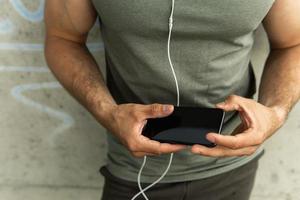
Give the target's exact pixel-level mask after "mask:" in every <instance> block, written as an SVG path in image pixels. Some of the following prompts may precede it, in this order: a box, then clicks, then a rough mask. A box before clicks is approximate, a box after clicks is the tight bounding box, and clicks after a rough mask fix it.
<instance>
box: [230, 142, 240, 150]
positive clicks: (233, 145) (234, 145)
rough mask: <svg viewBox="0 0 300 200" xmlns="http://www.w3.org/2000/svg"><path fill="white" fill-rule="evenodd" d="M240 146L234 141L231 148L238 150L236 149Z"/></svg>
mask: <svg viewBox="0 0 300 200" xmlns="http://www.w3.org/2000/svg"><path fill="white" fill-rule="evenodd" d="M240 146H241V145H240V144H239V143H238V142H233V143H232V145H231V148H232V149H235V150H236V149H239V148H240Z"/></svg>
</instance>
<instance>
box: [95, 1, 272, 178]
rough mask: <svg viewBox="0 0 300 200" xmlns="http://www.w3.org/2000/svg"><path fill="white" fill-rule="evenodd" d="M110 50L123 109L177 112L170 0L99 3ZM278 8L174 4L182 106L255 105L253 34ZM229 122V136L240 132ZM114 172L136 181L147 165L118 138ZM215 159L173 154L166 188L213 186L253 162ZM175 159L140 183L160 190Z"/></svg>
mask: <svg viewBox="0 0 300 200" xmlns="http://www.w3.org/2000/svg"><path fill="white" fill-rule="evenodd" d="M93 3H94V6H95V8H96V9H97V12H98V14H99V18H100V27H101V34H102V39H103V42H104V46H105V59H106V65H107V70H106V71H107V86H108V88H109V90H110V92H111V94H112V96H113V97H114V99H115V100H116V102H117V103H118V104H121V103H141V104H151V103H169V104H173V105H176V102H177V93H176V86H175V82H174V77H173V75H172V71H171V69H170V66H169V62H168V57H167V38H168V19H169V15H170V10H171V0H126V1H125V0H109V1H108V0H93ZM273 3H274V0H264V1H261V0H251V1H249V0H175V9H174V22H173V31H172V39H171V45H170V46H171V50H170V54H171V58H172V61H173V65H174V70H175V72H176V75H177V80H178V85H179V90H180V105H181V106H199V107H214V104H215V103H218V102H221V101H224V100H225V99H226V97H227V96H229V95H230V94H237V95H240V96H244V97H248V98H252V97H253V95H254V93H255V92H256V90H255V77H254V74H253V69H252V66H251V65H250V54H251V50H252V46H253V43H254V33H255V31H256V29H257V28H258V26H259V24H260V23H261V21H262V20H263V18H264V17H265V15H266V14H267V13H268V11H269V9H270V8H271V6H272V4H273ZM239 122H240V120H239V117H238V115H237V114H236V113H229V114H226V116H225V124H224V126H223V131H222V132H223V134H230V133H231V131H232V130H233V129H234V128H235V127H236V126H237V125H238V124H239ZM107 139H108V155H107V158H108V161H107V162H108V163H107V168H108V170H109V171H110V172H111V173H112V174H113V175H115V176H118V177H120V178H123V179H126V180H130V181H136V177H137V174H138V170H139V168H140V166H141V164H142V161H143V159H142V158H135V157H133V156H132V155H131V154H130V153H129V151H128V150H127V149H126V148H125V147H124V146H123V145H122V144H121V143H120V142H119V141H118V139H117V138H115V137H114V136H113V135H112V134H111V133H109V132H108V134H107ZM261 150H262V148H260V149H259V150H258V151H257V152H256V153H255V154H254V155H252V156H248V157H229V158H213V157H204V156H200V155H196V154H192V153H191V152H190V151H189V150H184V151H181V152H178V153H175V154H174V158H173V163H172V166H171V168H170V170H169V172H168V173H167V175H166V176H165V178H164V179H163V180H162V181H161V182H175V181H185V180H193V179H200V178H206V177H209V176H213V175H216V174H219V173H223V172H226V171H228V170H231V169H234V168H236V167H239V166H241V165H243V164H245V163H247V162H248V161H250V160H251V159H253V158H254V157H256V156H257V155H258V154H259V153H260V152H261ZM169 156H170V155H167V154H165V155H161V156H152V157H148V159H147V163H146V166H145V168H144V170H143V175H142V178H141V181H142V182H153V181H154V180H155V179H157V178H158V177H159V176H160V175H161V173H162V172H163V171H164V170H165V168H166V167H167V164H168V160H169Z"/></svg>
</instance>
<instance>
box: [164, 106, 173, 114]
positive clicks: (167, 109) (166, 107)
mask: <svg viewBox="0 0 300 200" xmlns="http://www.w3.org/2000/svg"><path fill="white" fill-rule="evenodd" d="M171 107H172V106H170V105H163V112H165V113H168V112H170V111H171Z"/></svg>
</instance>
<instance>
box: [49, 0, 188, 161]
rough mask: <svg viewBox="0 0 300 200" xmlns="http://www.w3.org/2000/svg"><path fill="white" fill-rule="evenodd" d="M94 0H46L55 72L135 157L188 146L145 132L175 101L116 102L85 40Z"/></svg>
mask: <svg viewBox="0 0 300 200" xmlns="http://www.w3.org/2000/svg"><path fill="white" fill-rule="evenodd" d="M90 1H91V0H70V1H69V0H47V2H46V11H45V22H46V45H45V56H46V60H47V63H48V66H49V67H50V69H51V71H52V72H53V74H54V75H55V76H56V78H57V79H58V81H59V82H60V83H61V84H62V85H63V86H64V87H65V89H66V90H67V91H68V92H69V93H70V94H71V95H72V96H74V97H75V98H76V99H77V100H78V102H79V103H81V104H82V105H83V106H84V107H85V108H86V109H88V111H89V112H90V113H92V114H93V115H94V117H95V119H96V120H97V121H99V122H100V123H101V125H103V126H104V127H105V128H106V129H108V130H109V131H110V132H111V133H113V134H114V135H115V136H116V137H117V138H118V139H119V140H120V141H121V142H122V143H123V145H124V146H126V147H127V149H128V150H129V151H130V153H131V154H132V155H133V156H136V157H141V156H144V155H158V154H162V153H171V152H176V151H180V150H182V149H184V148H185V146H184V145H175V144H166V143H165V144H164V143H159V142H157V141H154V140H150V139H149V138H147V137H145V136H143V135H142V134H141V130H142V128H143V126H144V125H145V122H146V121H147V119H148V118H156V117H164V116H167V115H169V114H171V112H173V105H163V104H158V103H154V104H150V105H143V104H134V103H127V104H120V105H117V104H116V102H115V101H114V99H113V97H112V96H111V94H110V92H109V90H108V89H107V87H106V85H105V83H104V80H103V76H102V74H101V72H100V70H99V67H98V66H97V64H96V62H95V60H94V58H93V57H92V55H91V54H90V52H89V51H88V49H87V47H86V45H85V43H86V39H87V35H88V31H89V30H90V29H91V27H92V26H93V24H94V22H95V20H96V12H95V10H94V8H93V6H92V4H91V2H90Z"/></svg>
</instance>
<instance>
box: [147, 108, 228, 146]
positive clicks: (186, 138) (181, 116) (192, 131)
mask: <svg viewBox="0 0 300 200" xmlns="http://www.w3.org/2000/svg"><path fill="white" fill-rule="evenodd" d="M224 115H225V112H224V111H223V110H222V109H218V108H201V107H188V106H174V111H173V112H172V113H171V114H170V115H169V116H167V117H162V118H149V119H147V123H146V125H145V126H144V128H143V131H142V134H143V135H144V136H147V137H149V138H150V139H153V140H157V141H160V142H167V143H178V144H187V145H193V144H201V145H205V146H208V147H213V146H215V144H213V143H211V142H210V141H208V140H207V139H206V134H207V133H208V132H215V133H220V132H221V128H222V124H223V120H224Z"/></svg>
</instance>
